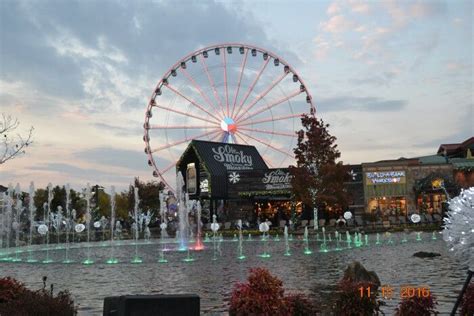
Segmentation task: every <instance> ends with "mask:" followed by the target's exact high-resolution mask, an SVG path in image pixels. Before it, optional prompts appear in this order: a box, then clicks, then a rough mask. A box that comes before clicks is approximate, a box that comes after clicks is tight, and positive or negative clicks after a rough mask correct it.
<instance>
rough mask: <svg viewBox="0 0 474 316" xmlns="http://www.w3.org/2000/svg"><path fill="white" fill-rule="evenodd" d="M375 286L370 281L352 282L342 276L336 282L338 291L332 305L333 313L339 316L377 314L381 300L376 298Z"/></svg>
mask: <svg viewBox="0 0 474 316" xmlns="http://www.w3.org/2000/svg"><path fill="white" fill-rule="evenodd" d="M368 287H370V295H368V293H367V290H366V289H367V288H368ZM361 288H362V289H363V290H362V293H361ZM377 288H378V286H377V285H376V284H375V283H372V282H353V281H351V280H349V279H344V278H343V279H342V280H341V281H339V283H338V289H339V293H338V294H337V298H336V302H335V305H334V312H335V314H336V315H340V316H353V315H354V316H355V315H357V316H360V315H378V313H379V311H380V306H381V305H382V302H381V301H379V300H378V299H377V298H378V291H377Z"/></svg>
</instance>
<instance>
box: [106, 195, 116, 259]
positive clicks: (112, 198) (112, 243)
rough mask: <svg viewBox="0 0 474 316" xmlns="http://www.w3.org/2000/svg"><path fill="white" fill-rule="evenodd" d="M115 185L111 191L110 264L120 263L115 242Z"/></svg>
mask: <svg viewBox="0 0 474 316" xmlns="http://www.w3.org/2000/svg"><path fill="white" fill-rule="evenodd" d="M115 197H116V194H115V187H114V186H112V188H111V191H110V258H109V259H108V260H107V263H108V264H116V263H118V259H117V258H115V247H114V246H115V243H114V237H115V234H114V224H115Z"/></svg>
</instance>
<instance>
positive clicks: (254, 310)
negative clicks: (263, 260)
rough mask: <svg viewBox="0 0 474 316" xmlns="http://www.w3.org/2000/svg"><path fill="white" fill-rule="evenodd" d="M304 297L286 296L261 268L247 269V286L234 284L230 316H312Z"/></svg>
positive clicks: (277, 282)
mask: <svg viewBox="0 0 474 316" xmlns="http://www.w3.org/2000/svg"><path fill="white" fill-rule="evenodd" d="M315 312H316V309H315V307H314V305H313V304H312V303H311V302H310V301H309V300H308V299H307V298H306V297H304V296H303V295H290V296H287V297H286V296H285V290H284V288H283V282H282V281H281V280H280V279H278V278H277V277H274V276H273V275H271V274H270V272H269V271H268V270H266V269H264V268H255V269H250V274H249V277H248V278H247V283H237V284H236V285H235V286H234V289H233V291H232V295H231V298H230V307H229V315H235V316H238V315H242V316H243V315H262V316H265V315H272V316H273V315H274V316H278V315H282V316H287V315H315Z"/></svg>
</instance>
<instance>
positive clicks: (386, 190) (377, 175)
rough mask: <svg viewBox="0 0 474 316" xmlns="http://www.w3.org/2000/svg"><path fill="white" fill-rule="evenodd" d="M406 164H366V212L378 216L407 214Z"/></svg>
mask: <svg viewBox="0 0 474 316" xmlns="http://www.w3.org/2000/svg"><path fill="white" fill-rule="evenodd" d="M406 166H407V164H405V166H403V165H400V164H399V166H392V167H388V166H367V165H365V166H364V167H365V168H364V195H365V201H366V212H368V213H373V214H375V215H376V216H378V217H380V216H406V214H407V209H408V205H407V181H406V178H407V168H406Z"/></svg>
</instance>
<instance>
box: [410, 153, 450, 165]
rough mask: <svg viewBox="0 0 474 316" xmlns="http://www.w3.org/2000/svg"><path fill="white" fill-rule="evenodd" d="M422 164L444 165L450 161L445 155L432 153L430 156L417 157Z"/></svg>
mask: <svg viewBox="0 0 474 316" xmlns="http://www.w3.org/2000/svg"><path fill="white" fill-rule="evenodd" d="M417 159H418V161H419V162H420V164H423V165H444V164H447V163H448V162H447V161H446V158H445V157H444V156H439V155H430V156H422V157H418V158H417Z"/></svg>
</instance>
